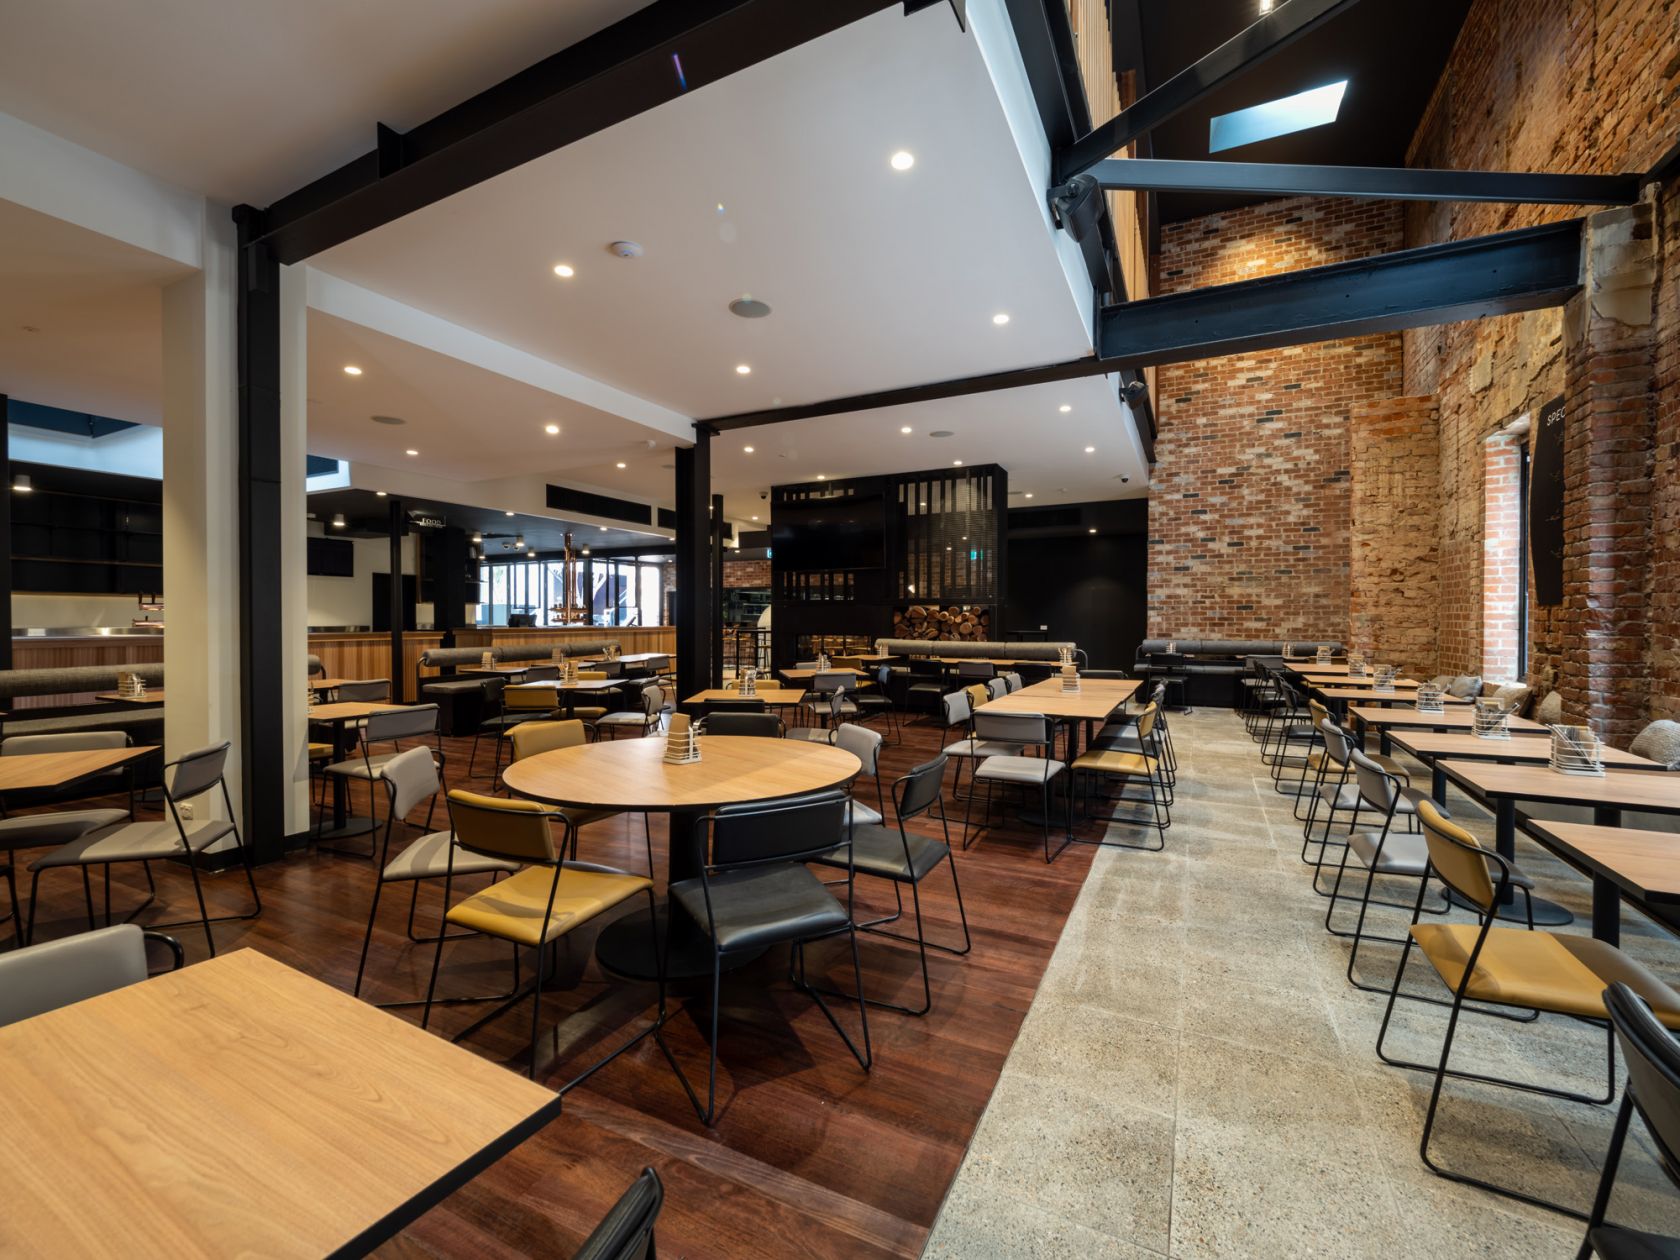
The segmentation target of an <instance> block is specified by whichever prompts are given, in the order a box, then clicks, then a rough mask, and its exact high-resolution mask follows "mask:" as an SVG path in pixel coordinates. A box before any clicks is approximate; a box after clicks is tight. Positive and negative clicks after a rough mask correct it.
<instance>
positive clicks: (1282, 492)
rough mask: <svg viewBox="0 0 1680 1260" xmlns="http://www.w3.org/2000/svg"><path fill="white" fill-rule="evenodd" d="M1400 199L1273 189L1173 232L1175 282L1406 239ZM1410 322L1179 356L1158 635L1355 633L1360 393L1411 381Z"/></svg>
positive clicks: (1166, 257) (1158, 495)
mask: <svg viewBox="0 0 1680 1260" xmlns="http://www.w3.org/2000/svg"><path fill="white" fill-rule="evenodd" d="M1401 231H1402V225H1401V215H1400V211H1399V209H1398V208H1397V207H1396V206H1394V205H1393V204H1391V203H1386V202H1357V201H1313V200H1308V199H1304V198H1303V199H1294V200H1288V201H1274V202H1268V203H1265V204H1263V205H1259V206H1252V207H1247V208H1244V209H1240V210H1235V211H1230V212H1227V213H1223V214H1216V215H1208V216H1206V217H1204V218H1201V219H1196V220H1192V221H1189V222H1185V223H1177V224H1168V225H1165V226H1164V227H1163V228H1162V232H1161V252H1160V254H1159V256H1158V257H1157V260H1156V264H1157V272H1158V275H1157V284H1156V291H1157V292H1161V293H1171V292H1175V291H1177V290H1181V289H1188V288H1196V287H1201V286H1204V285H1212V284H1228V283H1232V282H1234V281H1238V280H1249V279H1253V278H1255V277H1257V276H1264V275H1274V274H1277V273H1280V272H1285V271H1295V270H1299V269H1301V268H1303V267H1316V266H1323V265H1325V264H1328V263H1333V262H1340V261H1343V260H1345V259H1350V258H1361V257H1364V256H1366V255H1369V254H1375V253H1383V252H1386V251H1389V250H1394V249H1398V248H1400V242H1401ZM1401 377H1402V370H1401V340H1400V337H1399V336H1398V334H1382V335H1378V336H1370V337H1355V338H1349V339H1346V340H1342V341H1333V342H1326V343H1323V344H1320V345H1311V346H1297V347H1291V348H1289V349H1285V350H1276V351H1267V352H1264V353H1260V354H1251V355H1239V356H1230V357H1226V358H1221V359H1208V360H1204V361H1201V362H1198V363H1189V364H1181V365H1177V366H1173V367H1163V368H1162V369H1161V370H1160V373H1159V376H1158V378H1157V383H1158V388H1157V393H1156V396H1157V397H1158V398H1159V399H1160V409H1159V410H1160V415H1159V423H1160V435H1159V437H1158V438H1157V439H1156V443H1155V451H1156V457H1157V460H1158V463H1157V466H1156V469H1155V475H1154V477H1153V478H1152V484H1151V491H1150V497H1151V502H1150V507H1149V634H1150V635H1151V636H1152V637H1163V638H1224V637H1231V638H1266V639H1271V638H1312V637H1320V636H1323V637H1330V638H1344V637H1346V636H1347V634H1348V573H1349V532H1348V521H1349V503H1350V484H1349V483H1350V474H1349V440H1348V418H1349V415H1350V413H1351V412H1353V411H1354V410H1355V409H1356V408H1360V407H1363V406H1366V405H1368V404H1370V403H1372V402H1375V401H1378V400H1384V399H1389V398H1392V397H1394V396H1395V395H1397V394H1399V393H1400V386H1401Z"/></svg>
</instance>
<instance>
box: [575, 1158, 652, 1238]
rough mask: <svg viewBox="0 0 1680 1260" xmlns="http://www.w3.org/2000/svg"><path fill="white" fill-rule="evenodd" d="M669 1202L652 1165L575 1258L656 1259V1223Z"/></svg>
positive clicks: (645, 1169)
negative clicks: (660, 1211)
mask: <svg viewBox="0 0 1680 1260" xmlns="http://www.w3.org/2000/svg"><path fill="white" fill-rule="evenodd" d="M664 1203H665V1187H664V1186H663V1185H661V1184H660V1182H659V1174H658V1173H656V1172H654V1171H653V1169H651V1168H644V1169H642V1175H641V1176H640V1177H637V1178H636V1180H634V1181H632V1182H631V1183H630V1188H629V1189H628V1190H626V1191H625V1192H624V1193H623V1194H622V1195H620V1196H619V1200H618V1202H617V1203H615V1204H613V1205H612V1208H611V1210H609V1211H608V1212H607V1214H606V1215H605V1216H604V1217H602V1218H601V1223H600V1224H599V1225H597V1226H596V1227H595V1230H594V1232H593V1233H591V1234H590V1235H589V1237H588V1238H585V1239H584V1240H583V1246H582V1247H580V1248H578V1250H577V1251H575V1252H573V1253H572V1260H653V1256H654V1241H653V1225H654V1222H655V1221H657V1220H658V1219H659V1209H660V1208H661V1207H662V1206H663V1205H664Z"/></svg>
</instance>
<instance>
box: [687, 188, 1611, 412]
mask: <svg viewBox="0 0 1680 1260" xmlns="http://www.w3.org/2000/svg"><path fill="white" fill-rule="evenodd" d="M1582 223H1583V221H1582V220H1580V219H1565V220H1563V221H1562V222H1559V223H1550V224H1547V225H1545V226H1543V227H1537V228H1525V229H1523V230H1521V231H1517V232H1502V233H1499V234H1497V235H1494V236H1480V237H1474V238H1472V239H1470V240H1467V241H1449V242H1447V243H1446V244H1443V245H1425V246H1423V247H1421V248H1419V249H1408V250H1401V251H1399V252H1397V253H1393V254H1379V255H1377V256H1376V257H1375V258H1364V259H1359V260H1357V261H1355V262H1347V263H1336V264H1334V265H1332V266H1329V267H1313V268H1310V269H1308V270H1306V271H1292V272H1288V273H1286V274H1284V275H1280V276H1266V277H1263V278H1261V279H1258V280H1244V281H1241V282H1240V283H1237V284H1225V285H1217V286H1214V287H1211V288H1204V289H1191V290H1189V291H1188V292H1185V293H1172V294H1168V295H1166V296H1164V297H1156V298H1146V299H1144V300H1142V301H1138V302H1126V303H1122V304H1120V305H1117V306H1109V307H1105V308H1103V310H1102V312H1101V313H1100V315H1099V319H1098V343H1097V344H1098V349H1099V353H1098V354H1095V355H1088V356H1086V357H1085V358H1081V359H1069V360H1065V361H1063V362H1061V363H1047V364H1043V365H1040V366H1037V367H1026V368H1013V369H1011V370H1009V371H1004V372H989V373H987V374H985V375H984V376H965V377H960V378H957V379H955V380H946V381H936V382H934V383H932V384H928V385H911V386H906V387H905V388H902V389H889V390H880V391H877V392H876V393H872V394H853V395H850V396H849V397H845V398H832V399H828V400H826V401H823V402H815V403H802V404H799V405H797V406H792V407H777V408H774V409H772V410H768V411H749V412H741V413H738V414H736V415H731V416H719V417H717V418H715V419H711V420H707V421H705V422H704V424H705V425H706V426H707V427H709V428H711V429H713V430H716V431H718V432H727V431H729V430H732V429H748V428H757V427H760V426H763V425H767V424H784V423H786V422H788V421H790V420H808V419H811V418H813V417H816V416H835V415H845V414H848V413H851V412H856V411H871V410H874V409H876V408H879V407H897V406H902V405H904V404H906V403H919V402H930V401H932V400H934V399H938V398H962V397H967V396H969V395H972V394H985V393H990V392H992V391H994V390H1000V389H1020V388H1023V387H1025V386H1029V385H1042V384H1046V383H1048V382H1051V381H1066V380H1073V379H1075V378H1078V377H1084V376H1102V375H1105V374H1107V373H1109V372H1121V371H1124V370H1127V369H1133V370H1135V369H1138V368H1142V367H1148V366H1151V365H1158V364H1162V363H1184V362H1188V361H1190V360H1194V359H1209V358H1215V357H1217V356H1219V355H1224V354H1238V353H1244V352H1247V351H1252V350H1266V349H1276V348H1278V347H1281V346H1295V345H1304V344H1307V343H1309V342H1315V341H1330V340H1334V339H1336V338H1338V337H1352V336H1358V335H1361V334H1364V333H1373V332H1393V331H1396V330H1399V329H1403V328H1420V327H1424V326H1426V325H1430V324H1448V323H1453V322H1455V321H1457V320H1464V319H1478V318H1481V317H1482V316H1486V315H1506V314H1511V313H1513V312H1517V311H1527V310H1538V309H1540V308H1542V307H1547V306H1559V305H1562V303H1563V302H1565V301H1566V300H1567V299H1568V298H1569V297H1570V295H1571V294H1573V293H1574V292H1576V290H1578V289H1579V288H1580V287H1581V281H1580V271H1581V235H1582Z"/></svg>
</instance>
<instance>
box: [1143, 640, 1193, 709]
mask: <svg viewBox="0 0 1680 1260" xmlns="http://www.w3.org/2000/svg"><path fill="white" fill-rule="evenodd" d="M1149 678H1150V681H1152V682H1163V683H1165V684H1166V685H1167V698H1168V700H1169V701H1170V700H1171V698H1172V689H1173V688H1174V687H1177V688H1178V703H1179V707H1180V708H1181V709H1183V711H1184V712H1186V713H1189V712H1190V675H1189V673H1188V671H1187V670H1186V669H1185V665H1184V653H1182V652H1152V653H1150V656H1149Z"/></svg>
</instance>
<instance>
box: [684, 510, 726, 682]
mask: <svg viewBox="0 0 1680 1260" xmlns="http://www.w3.org/2000/svg"><path fill="white" fill-rule="evenodd" d="M709 520H710V524H711V557H712V564H711V572H710V573H709V574H708V577H710V579H711V591H712V598H711V600H710V602H709V603H708V605H707V610H706V638H707V641H708V642H709V644H710V646H709V647H708V648H707V654H708V656H709V657H710V660H711V676H710V678H709V680H708V681H707V683H706V685H707V686H708V687H721V686H723V496H722V495H721V494H714V495H713V496H712V508H711V515H710V518H709ZM689 694H691V695H692V694H693V693H692V692H690V693H689Z"/></svg>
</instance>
